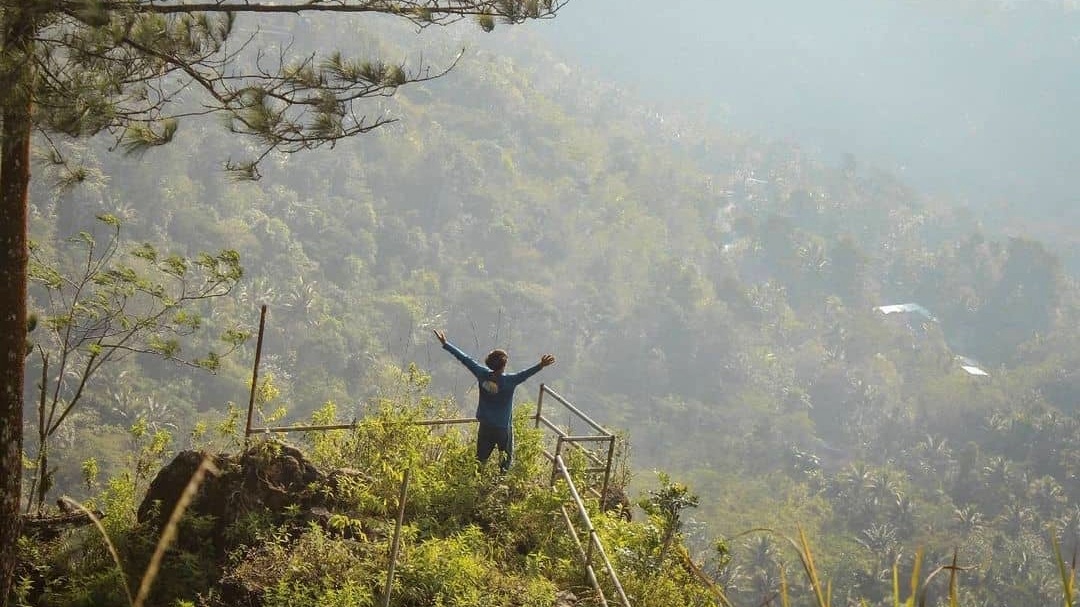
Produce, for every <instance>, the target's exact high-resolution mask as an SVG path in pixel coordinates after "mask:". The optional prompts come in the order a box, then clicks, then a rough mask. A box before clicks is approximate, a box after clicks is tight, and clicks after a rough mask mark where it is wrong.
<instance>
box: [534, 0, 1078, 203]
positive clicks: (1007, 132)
mask: <svg viewBox="0 0 1080 607" xmlns="http://www.w3.org/2000/svg"><path fill="white" fill-rule="evenodd" d="M972 4H974V3H973V2H970V1H963V0H956V1H955V2H949V1H948V0H939V1H936V2H914V1H906V2H903V1H899V0H818V1H811V2H807V1H806V0H761V1H758V2H741V1H740V2H735V1H731V0H669V1H667V2H661V3H658V2H645V1H644V0H572V1H571V2H570V4H569V5H568V6H567V7H566V8H565V9H564V12H563V13H562V14H561V15H560V16H559V18H558V19H556V20H555V21H554V22H553V23H551V24H550V25H545V26H544V27H542V28H539V29H540V31H541V32H543V34H544V35H545V36H549V37H551V39H553V40H555V41H556V42H557V43H558V44H559V45H560V46H561V47H562V48H563V49H564V50H565V51H567V52H568V53H572V54H574V55H576V56H578V57H579V58H580V60H581V62H582V63H583V64H584V65H585V66H586V67H587V68H590V69H593V70H595V71H596V72H597V73H598V74H600V75H602V76H603V77H610V78H611V79H613V80H617V81H620V82H622V83H625V84H626V85H627V86H629V87H630V88H632V89H633V90H635V91H637V92H638V93H639V94H640V95H642V96H643V97H645V98H651V99H654V100H657V101H660V102H662V103H665V104H667V103H670V102H672V100H678V101H682V102H686V103H688V104H692V105H693V106H694V107H700V106H702V105H704V106H705V107H708V108H709V109H710V111H712V112H713V114H714V116H716V118H717V119H718V120H721V121H723V122H725V123H728V124H731V125H732V126H734V127H736V128H739V129H740V130H748V131H752V132H757V133H762V134H766V135H770V136H775V137H780V138H783V139H788V140H791V141H794V142H798V143H800V144H802V145H804V146H808V147H811V148H817V149H820V150H821V152H822V155H823V157H824V158H826V159H827V160H828V159H839V158H840V157H841V155H842V154H844V153H847V152H850V153H853V154H855V155H856V157H857V158H858V159H860V161H862V162H866V163H872V164H876V165H879V166H882V167H884V168H887V169H890V170H893V171H895V172H897V173H899V174H902V175H904V176H905V177H906V178H907V179H908V180H909V182H911V183H912V184H914V185H916V186H917V187H920V188H922V189H924V190H928V191H936V192H944V193H951V194H953V195H957V196H960V197H962V198H966V199H968V200H970V202H971V204H972V205H973V206H975V207H977V208H984V209H987V208H988V209H993V208H998V207H1000V205H1002V204H1007V205H1009V208H1011V209H1016V208H1018V207H1019V208H1028V209H1030V208H1031V206H1032V205H1035V206H1037V207H1039V208H1040V212H1042V211H1043V208H1044V207H1045V213H1046V214H1050V213H1051V212H1052V211H1053V214H1056V212H1058V211H1061V210H1064V209H1067V208H1072V207H1075V206H1080V205H1076V204H1075V202H1074V201H1075V199H1076V197H1075V196H1074V194H1073V193H1074V192H1076V191H1078V190H1080V170H1077V168H1078V167H1080V121H1078V120H1077V118H1076V113H1077V110H1076V108H1078V107H1080V83H1078V81H1077V76H1078V75H1080V70H1078V69H1077V68H1078V67H1080V13H1076V12H1072V13H1066V12H1064V11H1062V10H1061V9H1060V8H1057V7H1055V6H1053V5H1052V4H1050V3H1047V2H1039V1H1038V0H1032V1H1030V2H1027V3H1018V5H1019V4H1022V6H1018V7H1014V8H1013V9H1005V10H989V9H985V8H972V6H971V5H972Z"/></svg>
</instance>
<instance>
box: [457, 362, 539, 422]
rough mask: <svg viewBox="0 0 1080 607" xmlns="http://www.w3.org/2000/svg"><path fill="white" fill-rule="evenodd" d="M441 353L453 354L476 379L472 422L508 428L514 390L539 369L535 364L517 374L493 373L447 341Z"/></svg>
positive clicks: (537, 364)
mask: <svg viewBox="0 0 1080 607" xmlns="http://www.w3.org/2000/svg"><path fill="white" fill-rule="evenodd" d="M443 350H446V351H447V352H449V353H451V354H453V355H454V357H455V358H457V359H458V360H460V361H461V364H463V365H465V367H466V368H468V369H469V371H472V374H473V375H475V376H476V383H477V387H478V388H479V392H480V398H479V402H478V403H477V405H476V419H478V420H480V422H481V423H483V424H488V425H491V426H496V427H499V428H509V427H510V422H511V419H512V413H513V409H514V388H516V387H518V385H520V384H522V383H523V382H524V381H525V380H527V379H529V378H530V377H532V376H533V375H536V373H537V372H538V371H540V369H542V368H543V366H542V365H541V364H540V363H536V364H535V365H533V366H531V367H529V368H528V369H525V370H524V371H518V372H517V373H495V372H494V371H492V370H491V369H489V368H487V367H486V366H484V365H482V364H480V363H478V362H476V361H475V360H473V359H472V358H470V357H469V355H468V354H466V353H464V352H462V351H461V350H459V349H458V348H457V346H455V345H454V344H452V343H450V342H446V343H445V344H443Z"/></svg>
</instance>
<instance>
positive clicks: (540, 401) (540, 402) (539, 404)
mask: <svg viewBox="0 0 1080 607" xmlns="http://www.w3.org/2000/svg"><path fill="white" fill-rule="evenodd" d="M543 405H544V384H540V395H539V396H537V397H536V427H537V428H539V427H540V408H541V407H542V406H543Z"/></svg>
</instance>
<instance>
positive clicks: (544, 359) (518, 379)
mask: <svg viewBox="0 0 1080 607" xmlns="http://www.w3.org/2000/svg"><path fill="white" fill-rule="evenodd" d="M554 364H555V355H554V354H545V355H543V356H541V357H540V362H538V363H536V364H535V365H533V366H531V367H529V368H528V369H525V370H524V371H518V372H517V373H514V374H512V375H509V376H507V377H508V378H509V379H510V381H513V382H515V383H518V384H520V383H522V382H524V381H525V380H527V379H529V378H530V377H532V376H533V375H536V374H537V373H539V372H540V369H543V368H544V367H550V366H551V365H554Z"/></svg>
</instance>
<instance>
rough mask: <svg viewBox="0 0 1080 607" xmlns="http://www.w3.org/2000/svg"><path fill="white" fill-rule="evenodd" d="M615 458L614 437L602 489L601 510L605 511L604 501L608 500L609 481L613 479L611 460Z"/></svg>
mask: <svg viewBox="0 0 1080 607" xmlns="http://www.w3.org/2000/svg"><path fill="white" fill-rule="evenodd" d="M614 457H615V437H614V436H612V437H611V440H610V441H609V442H608V450H607V468H606V469H605V470H604V484H603V486H602V487H601V489H600V508H601V509H604V506H605V504H604V500H606V499H607V494H608V492H607V488H608V481H609V480H610V479H611V460H612V459H614Z"/></svg>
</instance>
